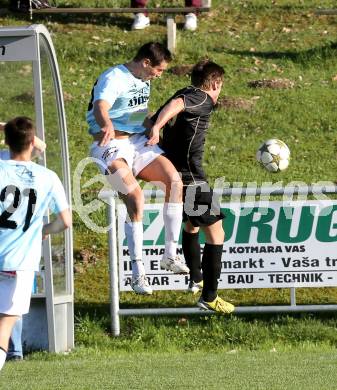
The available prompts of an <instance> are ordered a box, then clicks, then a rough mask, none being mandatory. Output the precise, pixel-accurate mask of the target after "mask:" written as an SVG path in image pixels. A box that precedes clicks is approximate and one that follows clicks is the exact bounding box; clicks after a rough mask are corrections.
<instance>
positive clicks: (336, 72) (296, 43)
mask: <svg viewBox="0 0 337 390" xmlns="http://www.w3.org/2000/svg"><path fill="white" fill-rule="evenodd" d="M57 3H58V5H59V6H75V5H81V6H97V5H98V3H99V6H120V5H121V6H128V1H127V0H125V1H122V0H121V1H119V0H105V1H101V2H97V1H96V0H95V1H94V0H85V1H82V2H79V1H77V2H76V1H70V0H69V1H58V2H57ZM157 3H158V1H150V6H151V5H155V4H157ZM160 3H161V4H162V5H164V6H165V5H182V4H183V1H180V0H179V1H178V0H177V1H169V0H164V1H162V2H160ZM212 4H213V6H212V11H211V12H210V13H209V14H203V15H201V16H200V17H199V28H198V30H197V31H196V32H195V33H189V32H184V31H182V30H181V29H180V27H181V26H182V22H183V18H182V17H181V16H179V17H178V18H177V21H178V28H179V31H178V46H177V53H176V55H175V57H174V61H173V63H172V66H175V65H191V64H193V63H195V62H196V61H197V60H198V59H200V58H202V57H206V56H207V57H210V58H212V59H214V60H215V61H217V62H219V63H220V64H222V65H223V66H224V68H225V70H226V81H225V85H224V89H223V92H222V95H221V97H225V96H226V97H227V98H230V99H232V101H234V102H235V103H236V104H234V105H232V106H227V107H222V108H220V109H219V110H218V111H216V112H215V114H214V117H213V119H212V124H211V128H210V131H209V136H208V140H207V145H206V152H205V169H206V171H207V173H208V175H209V177H210V180H211V181H212V182H213V181H214V180H216V179H217V178H219V177H225V179H226V181H229V182H230V183H235V182H242V183H244V184H247V183H250V182H257V183H258V184H261V183H263V182H271V183H274V182H277V181H282V182H283V183H284V184H287V183H290V182H292V181H302V182H304V183H307V184H309V183H314V182H317V181H320V180H325V181H331V182H335V181H336V171H337V159H336V151H337V137H336V134H337V133H336V123H337V110H336V101H337V100H336V83H337V81H336V78H337V77H336V76H337V63H336V54H337V16H336V17H333V16H331V17H325V16H321V17H318V16H315V14H314V10H315V9H316V8H317V7H321V8H334V7H335V6H336V5H335V1H333V0H321V1H319V2H317V1H314V0H305V1H302V0H276V1H274V2H271V1H269V0H250V1H248V0H246V1H245V0H223V1H221V0H213V1H212ZM6 5H7V1H4V0H0V8H1V7H4V6H6ZM131 22H132V16H131V15H128V14H122V15H120V16H112V17H110V16H107V15H100V16H99V15H95V16H74V15H73V16H65V15H59V16H56V15H55V16H43V17H42V16H41V17H37V16H36V17H34V23H43V24H44V25H45V26H46V27H47V28H48V29H49V31H50V32H51V34H52V38H53V41H54V44H55V47H56V52H57V56H58V61H59V65H60V72H61V77H62V83H63V89H64V93H65V106H66V115H67V123H68V134H69V146H70V162H71V169H72V173H73V172H74V170H75V168H76V166H77V164H78V163H79V162H80V161H81V159H82V158H84V157H85V156H86V155H87V150H88V146H89V144H90V137H89V136H88V134H87V126H86V122H85V112H86V107H87V104H88V100H89V97H90V91H91V88H92V84H93V83H94V81H95V78H96V77H97V75H98V74H99V73H101V72H102V71H103V70H104V69H106V68H107V67H109V66H111V65H113V64H117V63H122V62H124V61H126V60H128V59H130V58H131V57H132V56H133V55H134V53H135V51H136V50H137V48H138V47H139V46H140V45H141V44H142V43H145V42H147V41H149V40H159V41H161V42H164V41H165V37H166V26H165V19H164V17H161V16H156V15H155V16H153V17H152V23H151V26H150V27H149V29H147V30H146V31H143V32H132V31H130V24H131ZM29 23H30V22H29V20H28V18H27V17H26V15H16V16H14V15H0V26H9V25H27V24H29ZM24 65H25V64H22V66H21V67H19V68H13V69H14V70H13V72H12V73H13V75H12V77H11V78H10V79H8V78H6V77H7V76H5V72H3V71H2V69H4V68H2V67H4V66H5V65H4V64H3V63H0V85H5V87H4V88H3V90H2V93H1V95H0V102H2V104H1V105H0V115H1V116H0V118H1V120H6V119H7V118H9V117H11V116H14V115H19V114H22V113H25V114H27V115H33V114H32V100H31V96H30V95H29V93H28V94H27V92H29V90H30V89H31V85H30V83H29V80H28V78H26V79H24V80H25V82H23V83H21V81H20V83H21V84H22V92H24V93H25V94H24V95H23V97H22V96H21V94H20V97H19V98H18V96H17V95H16V90H15V88H13V86H14V85H15V83H18V80H16V76H15V75H17V74H20V75H21V76H24V74H25V71H26V70H27V68H25V67H24ZM13 66H14V65H13ZM28 73H29V72H28ZM7 74H8V72H7V73H6V75H7ZM21 76H20V77H21ZM271 78H282V79H288V80H290V81H291V82H292V83H293V87H291V88H283V89H270V88H252V87H251V86H249V82H251V81H255V80H262V79H271ZM188 83H189V79H188V76H176V75H174V74H172V73H171V72H170V71H168V72H167V73H166V74H165V75H164V76H163V77H162V79H161V80H157V81H155V82H153V85H152V98H151V101H150V109H151V110H154V109H156V108H157V107H158V106H160V105H161V104H162V103H163V102H164V101H165V99H166V98H167V97H168V96H169V95H171V94H172V93H173V92H174V91H175V90H177V89H178V88H180V87H182V86H184V85H186V84H188ZM6 99H10V101H11V103H12V104H10V105H8V104H5V102H6V101H7V100H6ZM274 137H276V138H280V139H282V140H284V141H285V142H286V143H287V144H288V146H289V148H290V150H291V153H292V159H291V164H290V167H289V168H288V170H287V171H285V172H284V173H282V174H276V175H271V174H269V173H267V172H266V171H264V170H262V169H261V167H260V166H259V165H258V164H257V163H256V161H255V152H256V149H257V147H258V146H259V144H260V143H261V142H262V141H264V140H266V139H268V138H274ZM93 172H95V171H94V170H93V169H92V170H88V171H86V172H85V175H84V177H83V182H86V181H87V180H88V179H89V178H90V177H91V175H92V174H93ZM98 190H99V188H97V186H91V187H88V188H86V189H84V190H83V193H82V196H83V199H85V201H88V202H89V201H91V200H92V199H93V198H95V196H96V194H97V191H98ZM105 217H106V216H105V212H104V209H103V208H102V209H101V210H100V211H99V212H98V213H97V215H95V216H94V218H95V221H97V222H101V223H103V222H104V221H105ZM74 233H75V237H74V248H75V260H76V266H77V270H78V271H79V272H77V273H76V274H75V299H76V305H75V311H76V319H75V325H76V345H77V347H76V349H75V351H74V352H72V353H70V354H69V355H67V356H54V355H48V354H44V353H33V354H30V355H28V357H27V361H26V362H24V363H22V364H20V365H14V364H8V365H7V366H6V368H5V370H3V372H2V373H1V379H0V389H2V388H3V389H15V388H19V387H20V388H22V389H77V388H78V389H96V388H98V389H115V388H116V389H118V388H130V389H137V388H148V389H151V388H169V387H175V388H178V389H179V388H187V387H192V386H199V387H203V388H209V389H246V388H247V389H248V388H250V389H324V390H325V389H334V388H336V385H335V383H336V376H337V374H336V370H335V365H336V344H337V333H336V325H337V324H336V321H337V316H335V315H334V314H329V315H318V314H306V315H293V316H287V315H283V316H276V315H274V316H257V315H256V316H241V317H240V316H232V317H231V318H230V319H224V318H217V317H199V316H194V317H191V318H183V319H182V318H177V317H169V318H167V317H162V318H141V317H140V318H127V319H122V336H121V337H120V338H119V339H112V338H111V337H110V334H109V313H108V302H109V291H108V268H107V258H106V253H107V243H106V236H105V235H102V234H96V233H93V232H92V231H91V230H89V229H87V228H86V226H85V225H84V224H83V222H82V221H81V219H80V218H79V216H78V215H77V214H76V213H74ZM83 249H85V250H87V252H88V253H90V254H92V255H94V256H93V257H92V259H94V261H92V262H89V263H85V262H84V261H83V260H84V259H83V257H82V256H81V254H80V251H81V250H83ZM223 294H225V295H226V296H227V297H228V299H229V300H231V301H232V302H234V303H235V304H237V305H253V304H285V303H288V302H289V291H288V290H284V289H275V290H228V291H226V292H224V293H223ZM297 300H298V302H299V303H322V304H324V303H336V302H337V292H336V289H334V288H333V289H332V288H331V289H327V288H325V289H300V290H298V292H297ZM158 302H160V305H161V306H186V305H193V304H194V303H195V302H194V299H192V298H191V297H188V296H187V295H186V294H183V293H181V292H175V293H166V292H163V293H156V294H154V296H153V297H146V298H144V297H136V296H135V295H134V294H131V293H124V294H122V297H121V305H122V307H154V306H156V305H158ZM270 351H272V352H270ZM132 367H135V369H134V370H132ZM149 367H151V370H149ZM205 369H206V370H207V371H206V372H205Z"/></svg>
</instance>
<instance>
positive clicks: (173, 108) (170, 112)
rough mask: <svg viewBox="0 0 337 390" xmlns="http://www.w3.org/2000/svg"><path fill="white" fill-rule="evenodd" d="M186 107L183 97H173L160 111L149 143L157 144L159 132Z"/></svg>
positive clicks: (151, 131)
mask: <svg viewBox="0 0 337 390" xmlns="http://www.w3.org/2000/svg"><path fill="white" fill-rule="evenodd" d="M184 109H185V104H184V100H183V98H176V99H172V100H171V101H170V102H169V103H167V104H166V106H164V107H163V109H162V110H161V111H160V113H159V115H158V118H157V120H156V122H155V124H154V125H153V126H152V128H151V130H150V134H149V140H148V141H147V143H146V144H147V145H155V144H157V143H158V142H159V132H160V129H161V128H162V127H164V126H165V125H166V123H167V122H168V121H169V120H170V119H172V118H174V117H175V116H176V115H178V114H179V113H180V112H181V111H183V110H184Z"/></svg>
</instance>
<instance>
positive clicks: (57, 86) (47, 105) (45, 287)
mask: <svg viewBox="0 0 337 390" xmlns="http://www.w3.org/2000/svg"><path fill="white" fill-rule="evenodd" d="M0 88H1V96H0V101H1V104H0V120H1V121H3V122H5V121H7V120H9V119H11V118H13V117H15V116H21V115H25V116H28V117H31V118H32V119H33V120H34V122H35V124H36V130H37V136H38V137H39V138H41V139H43V140H44V141H45V142H46V144H47V150H46V152H45V153H44V154H43V155H42V156H41V157H39V160H38V161H37V162H38V163H39V164H42V165H44V166H47V167H48V168H50V169H52V170H53V171H55V172H56V173H57V174H58V176H59V177H60V179H61V181H62V183H63V185H64V188H65V190H66V195H67V198H68V201H69V203H71V202H70V201H71V191H70V171H69V162H68V161H69V159H68V144H67V127H66V119H65V113H64V103H63V94H62V87H61V81H60V74H59V68H58V63H57V59H56V53H55V49H54V46H53V43H52V40H51V37H50V34H49V32H48V30H47V29H46V28H45V27H44V26H42V25H31V26H27V27H4V28H0ZM0 147H1V145H0ZM2 147H4V146H2ZM45 218H46V220H48V218H49V215H46V216H45ZM51 218H52V216H51ZM42 249H43V250H42V253H43V255H42V256H43V258H42V260H41V267H40V271H39V273H38V274H37V275H36V277H35V282H34V287H33V295H32V301H31V307H30V312H29V313H28V314H27V315H25V316H24V317H23V335H22V340H23V344H24V346H25V347H26V349H30V350H31V349H42V350H48V351H50V352H62V351H67V350H69V349H71V348H73V346H74V324H73V321H74V320H73V318H74V308H73V258H72V253H73V250H72V230H71V228H70V229H68V230H67V231H66V232H64V233H60V234H58V235H55V236H53V237H51V238H49V239H47V240H45V241H44V242H43V248H42Z"/></svg>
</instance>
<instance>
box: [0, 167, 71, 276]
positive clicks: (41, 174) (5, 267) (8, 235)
mask: <svg viewBox="0 0 337 390" xmlns="http://www.w3.org/2000/svg"><path fill="white" fill-rule="evenodd" d="M48 207H50V209H51V211H53V212H55V213H59V212H61V211H64V210H66V209H68V208H69V206H68V202H67V200H66V196H65V192H64V188H63V186H62V183H61V181H60V179H59V178H58V176H57V175H56V173H55V172H53V171H51V170H49V169H47V168H45V167H43V166H41V165H38V164H36V163H34V162H32V161H15V160H8V161H1V160H0V271H18V270H34V271H38V269H39V262H40V258H41V242H42V226H43V216H44V215H45V213H46V210H47V209H48Z"/></svg>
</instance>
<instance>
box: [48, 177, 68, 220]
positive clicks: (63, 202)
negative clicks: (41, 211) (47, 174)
mask: <svg viewBox="0 0 337 390" xmlns="http://www.w3.org/2000/svg"><path fill="white" fill-rule="evenodd" d="M51 195H52V196H51V202H50V204H49V207H50V210H51V211H52V212H53V213H55V214H58V213H60V212H61V211H64V210H66V209H68V208H69V204H68V201H67V198H66V194H65V191H64V188H63V185H62V183H61V180H60V179H59V177H58V176H57V175H56V173H55V174H54V178H53V187H52V194H51Z"/></svg>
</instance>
